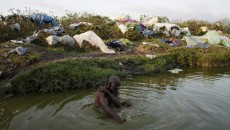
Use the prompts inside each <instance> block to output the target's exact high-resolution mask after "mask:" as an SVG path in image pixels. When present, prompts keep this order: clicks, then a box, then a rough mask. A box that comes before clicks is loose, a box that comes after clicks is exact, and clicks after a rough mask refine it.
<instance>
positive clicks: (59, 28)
mask: <svg viewBox="0 0 230 130" xmlns="http://www.w3.org/2000/svg"><path fill="white" fill-rule="evenodd" d="M44 31H45V32H46V33H48V34H51V35H56V36H61V35H62V34H63V33H65V30H64V28H63V27H62V26H55V27H52V28H49V29H44Z"/></svg>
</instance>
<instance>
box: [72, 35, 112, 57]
mask: <svg viewBox="0 0 230 130" xmlns="http://www.w3.org/2000/svg"><path fill="white" fill-rule="evenodd" d="M73 37H74V39H75V40H76V41H77V43H78V45H79V46H80V47H81V46H82V43H83V41H84V40H85V41H87V42H89V43H90V44H91V45H92V46H96V47H99V48H100V49H101V51H102V52H104V53H110V54H114V53H115V51H114V50H111V49H109V48H108V46H106V45H105V43H104V42H103V41H102V39H101V38H100V37H99V36H97V35H96V34H95V33H94V32H93V31H87V32H85V33H82V34H79V35H78V34H77V35H74V36H73Z"/></svg>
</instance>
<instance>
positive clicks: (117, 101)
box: [100, 87, 121, 107]
mask: <svg viewBox="0 0 230 130" xmlns="http://www.w3.org/2000/svg"><path fill="white" fill-rule="evenodd" d="M100 89H101V91H103V92H105V93H106V94H107V95H108V96H109V97H110V98H111V100H112V101H113V103H114V105H115V106H116V107H121V101H120V98H119V97H118V96H119V92H117V94H116V95H113V94H112V93H111V92H110V91H109V90H108V89H107V88H106V87H103V88H100Z"/></svg>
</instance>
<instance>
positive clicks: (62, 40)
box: [46, 35, 74, 46]
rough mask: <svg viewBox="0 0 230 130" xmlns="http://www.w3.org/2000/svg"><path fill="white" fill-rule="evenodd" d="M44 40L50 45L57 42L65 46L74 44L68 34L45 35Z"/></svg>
mask: <svg viewBox="0 0 230 130" xmlns="http://www.w3.org/2000/svg"><path fill="white" fill-rule="evenodd" d="M46 41H47V42H48V44H49V45H51V46H53V45H56V44H57V43H62V44H63V45H67V46H73V45H74V39H73V38H72V37H71V36H69V35H64V36H61V37H59V36H55V35H52V36H49V37H47V38H46Z"/></svg>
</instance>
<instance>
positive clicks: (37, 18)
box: [29, 13, 58, 29]
mask: <svg viewBox="0 0 230 130" xmlns="http://www.w3.org/2000/svg"><path fill="white" fill-rule="evenodd" d="M29 19H30V21H31V22H33V23H36V24H37V26H39V28H40V29H42V28H43V22H44V23H46V24H49V23H51V24H52V26H53V27H55V26H58V23H57V21H56V20H55V19H54V18H53V17H51V16H48V15H46V14H39V13H37V14H31V15H30V16H29Z"/></svg>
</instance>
